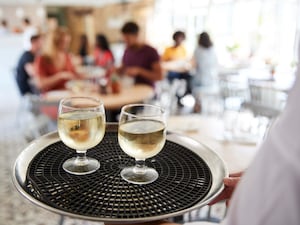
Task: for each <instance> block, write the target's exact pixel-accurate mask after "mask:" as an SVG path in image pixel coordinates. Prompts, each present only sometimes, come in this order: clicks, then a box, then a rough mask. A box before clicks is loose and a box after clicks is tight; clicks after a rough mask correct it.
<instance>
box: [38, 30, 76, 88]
mask: <svg viewBox="0 0 300 225" xmlns="http://www.w3.org/2000/svg"><path fill="white" fill-rule="evenodd" d="M70 41H71V36H70V34H69V31H68V30H67V29H66V28H63V27H59V28H57V29H55V30H54V31H52V32H51V33H49V34H48V36H47V40H46V44H45V46H44V47H45V48H44V49H43V52H42V54H41V56H39V57H37V59H36V61H35V68H36V84H37V86H38V88H39V89H40V91H41V92H46V91H50V90H59V89H64V88H65V83H66V82H67V81H69V80H72V79H76V78H78V75H77V74H76V71H75V68H74V66H73V64H72V61H71V56H70V55H69V53H68V52H67V50H68V48H69V45H70Z"/></svg>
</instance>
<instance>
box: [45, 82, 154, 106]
mask: <svg viewBox="0 0 300 225" xmlns="http://www.w3.org/2000/svg"><path fill="white" fill-rule="evenodd" d="M75 96H91V97H97V98H99V99H100V100H101V101H102V102H103V103H104V106H105V109H109V110H115V109H120V108H121V107H122V106H124V105H126V104H130V103H139V102H143V101H145V100H149V99H151V98H152V97H153V96H154V90H153V88H152V87H150V86H149V85H144V84H137V85H133V86H130V87H123V88H121V92H120V93H117V94H114V93H108V94H100V93H98V92H86V91H84V92H80V93H74V92H71V91H68V90H64V91H50V92H47V93H45V94H44V95H43V96H42V98H43V100H44V101H45V102H59V101H60V100H61V99H62V98H65V97H75Z"/></svg>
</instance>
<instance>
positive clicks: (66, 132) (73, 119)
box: [58, 97, 105, 175]
mask: <svg viewBox="0 0 300 225" xmlns="http://www.w3.org/2000/svg"><path fill="white" fill-rule="evenodd" d="M104 133H105V110H104V106H103V103H102V102H101V101H99V100H98V99H96V98H92V97H71V98H65V99H62V100H61V101H60V103H59V109H58V134H59V136H60V139H61V140H62V142H63V143H64V144H65V145H67V146H68V147H70V148H72V149H75V150H76V152H77V156H76V157H74V158H70V159H68V160H67V161H65V162H64V164H63V169H64V170H65V171H67V172H69V173H71V174H76V175H85V174H90V173H93V172H95V171H96V170H97V169H99V167H100V163H99V161H98V160H96V159H93V158H90V157H87V156H86V152H87V150H88V149H90V148H92V147H95V146H96V145H97V144H99V143H100V142H101V140H102V139H103V136H104Z"/></svg>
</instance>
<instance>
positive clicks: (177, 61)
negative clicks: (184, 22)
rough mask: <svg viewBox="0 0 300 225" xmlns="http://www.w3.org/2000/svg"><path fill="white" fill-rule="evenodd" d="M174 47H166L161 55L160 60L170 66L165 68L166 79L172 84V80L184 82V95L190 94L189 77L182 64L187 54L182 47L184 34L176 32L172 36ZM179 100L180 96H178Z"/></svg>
mask: <svg viewBox="0 0 300 225" xmlns="http://www.w3.org/2000/svg"><path fill="white" fill-rule="evenodd" d="M173 40H174V45H173V46H170V47H167V48H166V49H165V51H164V53H163V55H162V60H163V61H164V62H167V63H168V64H169V62H171V63H172V64H171V65H172V66H171V67H169V68H165V69H166V70H167V78H168V80H169V82H170V83H172V82H173V80H174V79H180V80H181V79H182V80H185V81H186V93H185V94H190V93H191V92H192V90H191V82H190V80H191V78H192V77H191V75H190V74H189V71H188V70H187V69H185V68H184V66H183V65H184V64H185V62H186V60H187V52H186V50H185V47H184V46H183V45H182V42H183V41H184V40H185V33H184V32H182V31H176V32H175V33H174V34H173ZM178 97H179V99H180V97H182V96H178Z"/></svg>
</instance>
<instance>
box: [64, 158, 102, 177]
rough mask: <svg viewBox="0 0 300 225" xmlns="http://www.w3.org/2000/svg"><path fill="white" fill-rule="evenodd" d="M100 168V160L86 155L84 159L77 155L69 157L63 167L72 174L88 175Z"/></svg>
mask: <svg viewBox="0 0 300 225" xmlns="http://www.w3.org/2000/svg"><path fill="white" fill-rule="evenodd" d="M99 168H100V163H99V161H98V160H96V159H93V158H89V157H86V158H85V159H84V160H82V159H78V158H76V157H74V158H71V159H68V160H67V161H65V162H64V164H63V169H64V170H65V171H66V172H68V173H71V174H75V175H86V174H90V173H93V172H95V171H96V170H98V169H99Z"/></svg>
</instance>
